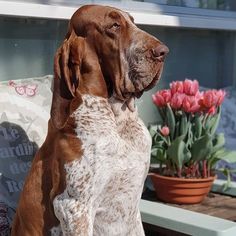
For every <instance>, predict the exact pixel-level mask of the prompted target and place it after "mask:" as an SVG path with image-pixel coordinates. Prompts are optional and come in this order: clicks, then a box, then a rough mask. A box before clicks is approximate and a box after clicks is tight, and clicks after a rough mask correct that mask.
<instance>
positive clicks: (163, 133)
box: [160, 126, 170, 136]
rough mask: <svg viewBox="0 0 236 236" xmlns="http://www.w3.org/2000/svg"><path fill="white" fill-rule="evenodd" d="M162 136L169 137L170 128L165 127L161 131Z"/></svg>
mask: <svg viewBox="0 0 236 236" xmlns="http://www.w3.org/2000/svg"><path fill="white" fill-rule="evenodd" d="M160 132H161V134H162V135H163V136H168V135H169V133H170V130H169V127H168V126H163V127H162V128H161V130H160Z"/></svg>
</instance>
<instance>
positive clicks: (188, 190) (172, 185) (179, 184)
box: [150, 173, 216, 204]
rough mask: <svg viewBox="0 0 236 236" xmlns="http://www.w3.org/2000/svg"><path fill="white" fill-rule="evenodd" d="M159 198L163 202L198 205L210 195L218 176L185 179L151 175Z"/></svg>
mask: <svg viewBox="0 0 236 236" xmlns="http://www.w3.org/2000/svg"><path fill="white" fill-rule="evenodd" d="M150 176H151V179H152V182H153V185H154V188H155V190H156V195H157V197H158V198H159V199H160V200H162V201H163V202H168V203H176V204H196V203H200V202H201V201H203V199H204V198H205V196H206V195H207V194H208V193H209V191H210V189H211V186H212V184H213V181H214V180H215V178H216V176H213V177H209V178H202V179H184V178H175V177H167V176H161V175H158V174H156V173H151V174H150Z"/></svg>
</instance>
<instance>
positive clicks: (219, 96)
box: [216, 89, 226, 106]
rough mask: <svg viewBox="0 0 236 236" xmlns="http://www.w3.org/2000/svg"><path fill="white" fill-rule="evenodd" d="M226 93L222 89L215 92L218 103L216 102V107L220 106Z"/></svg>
mask: <svg viewBox="0 0 236 236" xmlns="http://www.w3.org/2000/svg"><path fill="white" fill-rule="evenodd" d="M225 95H226V92H225V91H224V90H222V89H220V90H218V91H217V96H218V101H217V104H216V105H217V106H220V105H221V104H222V102H223V101H224V98H225Z"/></svg>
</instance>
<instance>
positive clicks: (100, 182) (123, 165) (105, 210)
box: [54, 95, 151, 235]
mask: <svg viewBox="0 0 236 236" xmlns="http://www.w3.org/2000/svg"><path fill="white" fill-rule="evenodd" d="M129 113H130V112H128V111H127V114H124V113H123V112H122V116H123V117H122V116H118V117H117V116H115V115H114V113H113V111H112V108H111V105H110V104H109V103H108V101H107V100H106V99H102V98H98V97H92V96H88V95H86V96H85V97H83V104H82V105H81V106H80V107H79V108H78V109H77V110H76V111H75V113H74V114H73V116H74V118H75V120H76V124H77V128H76V133H77V136H78V138H79V139H80V140H81V142H82V149H83V155H82V157H80V158H78V159H77V160H74V161H72V162H70V163H68V164H66V165H65V171H66V189H65V191H64V193H62V194H61V195H59V196H57V197H56V198H55V199H54V210H55V214H56V216H57V217H58V218H59V219H60V218H61V217H62V216H63V215H64V214H65V212H64V211H65V209H67V214H69V216H68V217H69V218H71V220H72V221H74V220H75V219H74V217H73V215H74V213H76V214H77V215H78V216H79V215H84V214H87V215H90V218H91V220H95V223H94V235H113V234H114V232H113V230H116V231H117V232H120V234H119V235H131V234H129V233H127V232H128V231H127V232H126V233H125V232H122V230H123V229H122V226H121V225H120V224H117V222H123V223H124V222H126V223H127V226H126V227H125V228H124V229H126V230H128V229H129V228H130V229H131V228H134V226H132V224H131V222H133V224H135V222H136V220H135V219H137V217H138V216H139V212H138V204H139V199H140V197H141V193H142V188H143V183H144V180H145V177H146V174H147V170H148V167H149V159H150V149H151V138H150V135H149V133H148V131H147V129H146V127H145V126H144V124H143V123H142V121H141V120H139V119H138V118H137V117H136V115H135V114H129ZM115 222H116V223H115ZM126 223H125V224H126ZM109 225H110V226H112V227H110V226H109ZM63 227H67V226H66V225H65V226H63ZM89 230H92V229H89ZM96 232H97V233H96ZM99 232H100V233H99ZM135 235H136V234H135Z"/></svg>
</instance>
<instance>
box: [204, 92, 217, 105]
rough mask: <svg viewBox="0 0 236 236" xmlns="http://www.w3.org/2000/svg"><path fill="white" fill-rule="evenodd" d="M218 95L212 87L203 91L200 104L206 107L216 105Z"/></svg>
mask: <svg viewBox="0 0 236 236" xmlns="http://www.w3.org/2000/svg"><path fill="white" fill-rule="evenodd" d="M218 101H219V97H218V94H217V90H215V89H212V90H208V91H205V92H204V94H203V99H202V105H203V106H204V107H206V108H211V107H214V106H216V105H217V103H218Z"/></svg>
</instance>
